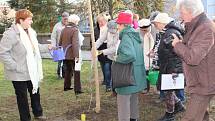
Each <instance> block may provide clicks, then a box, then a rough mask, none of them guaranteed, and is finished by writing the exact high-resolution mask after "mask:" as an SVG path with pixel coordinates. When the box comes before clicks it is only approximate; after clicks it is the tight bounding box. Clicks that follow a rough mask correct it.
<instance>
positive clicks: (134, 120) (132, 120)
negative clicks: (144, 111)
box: [130, 118, 138, 121]
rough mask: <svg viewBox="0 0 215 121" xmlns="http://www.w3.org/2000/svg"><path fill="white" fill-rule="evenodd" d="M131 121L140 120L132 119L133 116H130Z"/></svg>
mask: <svg viewBox="0 0 215 121" xmlns="http://www.w3.org/2000/svg"><path fill="white" fill-rule="evenodd" d="M130 121H138V120H137V119H132V118H130Z"/></svg>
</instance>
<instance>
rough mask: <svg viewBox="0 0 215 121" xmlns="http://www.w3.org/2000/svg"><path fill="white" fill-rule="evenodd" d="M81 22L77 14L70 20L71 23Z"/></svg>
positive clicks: (70, 17) (71, 16)
mask: <svg viewBox="0 0 215 121" xmlns="http://www.w3.org/2000/svg"><path fill="white" fill-rule="evenodd" d="M79 21H80V17H79V16H77V15H76V14H72V15H70V16H69V18H68V22H69V23H74V24H78V22H79Z"/></svg>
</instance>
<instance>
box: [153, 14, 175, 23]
mask: <svg viewBox="0 0 215 121" xmlns="http://www.w3.org/2000/svg"><path fill="white" fill-rule="evenodd" d="M172 20H173V18H171V17H169V15H168V14H167V13H159V14H158V15H157V16H156V17H155V19H154V20H153V21H152V22H159V23H163V24H168V23H169V22H171V21H172Z"/></svg>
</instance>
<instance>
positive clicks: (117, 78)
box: [111, 62, 136, 89]
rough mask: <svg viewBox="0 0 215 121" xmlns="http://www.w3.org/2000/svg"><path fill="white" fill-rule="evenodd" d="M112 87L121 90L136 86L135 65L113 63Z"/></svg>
mask: <svg viewBox="0 0 215 121" xmlns="http://www.w3.org/2000/svg"><path fill="white" fill-rule="evenodd" d="M111 75H112V87H113V89H114V88H120V87H127V86H134V85H136V82H135V80H134V77H133V64H132V63H128V64H123V63H118V62H113V63H112V66H111Z"/></svg>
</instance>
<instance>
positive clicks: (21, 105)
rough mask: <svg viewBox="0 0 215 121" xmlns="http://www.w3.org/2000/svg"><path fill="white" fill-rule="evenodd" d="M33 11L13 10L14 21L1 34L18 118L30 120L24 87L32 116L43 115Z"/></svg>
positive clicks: (1, 56)
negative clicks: (32, 26)
mask: <svg viewBox="0 0 215 121" xmlns="http://www.w3.org/2000/svg"><path fill="white" fill-rule="evenodd" d="M32 17H33V14H32V13H31V12H30V11H29V10H26V9H21V10H18V11H17V12H16V24H13V25H12V26H11V27H10V28H9V29H8V30H6V31H5V32H4V34H3V37H2V39H1V41H0V61H1V62H2V63H3V64H4V71H5V77H6V79H7V80H12V83H13V87H14V89H15V93H16V99H17V105H18V109H19V114H20V120H21V121H31V115H30V110H29V104H28V96H27V90H28V92H29V94H30V98H31V107H32V112H33V114H34V117H35V118H37V119H46V117H44V116H43V110H42V106H41V104H40V92H39V83H40V81H41V80H42V79H43V71H42V59H41V56H40V51H39V47H38V46H39V43H38V40H37V36H36V32H35V31H34V30H33V29H32V28H31V24H32V23H33V20H32Z"/></svg>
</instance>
